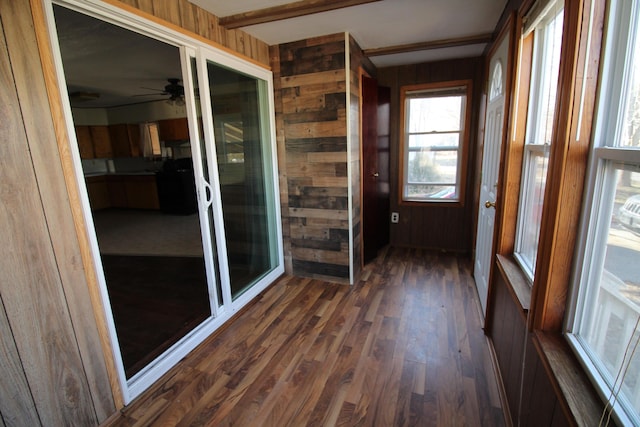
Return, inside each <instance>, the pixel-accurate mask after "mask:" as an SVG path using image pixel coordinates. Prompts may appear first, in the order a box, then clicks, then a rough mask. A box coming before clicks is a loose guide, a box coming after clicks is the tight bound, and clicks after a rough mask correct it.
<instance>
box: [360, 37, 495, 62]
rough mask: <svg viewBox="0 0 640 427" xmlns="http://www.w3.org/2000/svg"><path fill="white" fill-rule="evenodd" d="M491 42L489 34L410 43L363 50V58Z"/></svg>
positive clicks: (491, 38)
mask: <svg viewBox="0 0 640 427" xmlns="http://www.w3.org/2000/svg"><path fill="white" fill-rule="evenodd" d="M491 40H493V35H492V34H491V33H487V34H476V35H473V36H467V37H457V38H452V39H442V40H432V41H426V42H420V43H410V44H403V45H396V46H389V47H380V48H375V49H364V50H363V52H364V56H367V57H370V56H382V55H393V54H396V53H406V52H417V51H421V50H432V49H443V48H446V47H459V46H469V45H474V44H485V43H490V42H491Z"/></svg>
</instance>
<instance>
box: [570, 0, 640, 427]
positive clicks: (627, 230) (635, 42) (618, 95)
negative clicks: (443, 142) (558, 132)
mask: <svg viewBox="0 0 640 427" xmlns="http://www.w3.org/2000/svg"><path fill="white" fill-rule="evenodd" d="M608 20H609V22H608V25H607V28H608V34H607V35H606V45H605V54H604V66H603V71H602V74H601V82H600V94H599V100H598V112H597V115H596V122H595V132H594V141H593V153H592V159H591V165H590V171H589V176H588V178H587V179H588V184H587V185H588V187H587V193H586V197H587V202H586V203H585V207H584V213H583V220H582V224H583V233H582V237H581V243H580V247H579V250H578V253H577V256H576V259H578V260H579V261H578V263H577V265H576V268H575V274H574V276H575V277H574V279H573V282H574V283H573V287H574V295H573V299H572V307H571V312H570V314H569V316H568V319H569V320H568V322H567V330H568V331H567V332H568V339H569V342H570V344H571V345H572V346H573V348H574V350H575V351H576V353H577V354H578V356H579V358H580V359H581V360H582V361H583V363H584V365H585V366H586V368H587V371H588V372H589V374H590V375H591V376H592V379H593V380H594V383H595V384H596V386H597V387H598V388H599V390H600V391H601V394H602V397H603V398H604V399H605V400H607V401H608V402H609V405H608V407H607V408H608V409H610V410H612V411H613V414H614V417H615V418H616V419H617V422H618V424H619V425H636V426H637V425H640V351H638V350H640V349H638V344H639V342H640V264H639V263H638V261H639V260H640V29H639V26H640V1H638V0H613V1H611V3H610V8H609V17H608ZM605 415H607V414H605ZM607 416H608V415H607Z"/></svg>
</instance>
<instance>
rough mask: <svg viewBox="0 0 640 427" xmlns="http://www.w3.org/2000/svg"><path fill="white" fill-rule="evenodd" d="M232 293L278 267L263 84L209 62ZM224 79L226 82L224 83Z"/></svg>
mask: <svg viewBox="0 0 640 427" xmlns="http://www.w3.org/2000/svg"><path fill="white" fill-rule="evenodd" d="M207 70H208V73H209V82H210V94H211V105H212V108H213V113H214V114H213V115H214V117H213V124H214V128H215V133H216V136H218V137H220V138H221V141H220V143H218V140H216V154H217V156H218V159H219V169H218V172H219V175H220V193H221V196H222V210H223V216H224V229H225V237H226V244H227V259H228V263H229V265H228V268H229V274H230V280H231V296H232V297H233V299H234V300H235V299H236V298H238V297H239V296H240V295H242V294H243V293H244V292H246V291H247V290H249V289H250V288H251V287H252V286H254V285H255V284H257V283H258V282H259V281H260V279H262V278H263V277H264V276H265V275H267V274H268V273H269V272H271V271H272V270H273V269H274V268H275V267H276V265H277V255H276V250H277V243H276V241H275V239H274V237H275V230H276V224H275V216H274V214H275V211H274V206H273V203H272V202H271V199H270V197H269V194H271V191H272V188H273V182H272V180H271V177H272V176H273V175H272V171H271V162H270V158H271V156H270V148H269V144H270V142H271V141H270V139H269V136H268V123H269V122H268V120H267V116H266V114H267V111H266V108H265V103H264V102H263V98H264V94H265V93H266V89H267V87H266V83H265V82H264V81H261V80H258V79H257V78H255V77H252V76H249V75H245V74H242V73H240V72H237V71H235V70H231V69H229V68H226V67H224V66H221V65H218V64H214V63H212V62H209V61H208V62H207ZM223 82H224V83H223Z"/></svg>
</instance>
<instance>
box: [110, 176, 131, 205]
mask: <svg viewBox="0 0 640 427" xmlns="http://www.w3.org/2000/svg"><path fill="white" fill-rule="evenodd" d="M124 181H125V178H124V176H120V175H110V176H109V179H107V187H108V188H109V201H110V202H111V207H112V208H127V207H129V206H128V205H127V192H126V190H125V185H124Z"/></svg>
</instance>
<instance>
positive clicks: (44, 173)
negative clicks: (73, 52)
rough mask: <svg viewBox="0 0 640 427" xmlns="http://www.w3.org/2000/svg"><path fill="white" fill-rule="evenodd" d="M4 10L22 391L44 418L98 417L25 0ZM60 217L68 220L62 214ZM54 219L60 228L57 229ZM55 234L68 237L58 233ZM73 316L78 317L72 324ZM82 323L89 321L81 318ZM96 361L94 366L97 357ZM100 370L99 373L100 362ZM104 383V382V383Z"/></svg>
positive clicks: (11, 316)
mask: <svg viewBox="0 0 640 427" xmlns="http://www.w3.org/2000/svg"><path fill="white" fill-rule="evenodd" d="M0 17H1V19H2V25H3V26H4V28H3V31H2V32H3V35H4V36H5V37H6V44H4V41H3V43H2V46H1V50H2V52H0V55H1V56H2V60H1V61H0V64H1V65H0V67H1V68H0V70H1V71H0V78H1V79H2V82H1V84H0V88H2V89H1V90H0V97H2V102H0V105H2V106H3V122H2V128H1V131H2V141H3V143H2V144H1V145H0V156H1V157H2V159H3V162H4V163H3V164H4V167H3V168H1V169H0V182H2V187H1V188H2V201H3V203H2V205H1V206H2V207H1V208H0V223H2V225H3V226H2V228H1V231H0V234H1V236H0V239H1V240H2V242H3V248H4V251H3V256H2V257H0V271H2V272H3V275H4V277H3V280H2V281H0V295H1V296H2V302H3V307H4V310H6V318H7V319H8V323H9V326H10V329H11V336H12V338H13V340H14V342H15V347H16V349H17V352H18V354H19V355H20V360H21V364H22V365H23V366H24V369H25V371H24V375H25V378H26V380H27V383H28V385H29V394H28V395H26V396H20V397H19V398H20V399H24V402H27V405H28V402H29V401H30V400H31V399H33V402H35V410H36V411H37V413H38V415H37V416H38V417H39V420H40V422H41V423H42V424H44V425H95V424H96V423H97V422H98V421H99V420H98V419H97V415H96V407H94V401H92V398H95V399H96V401H95V404H96V406H97V407H100V408H104V406H103V405H102V404H101V402H99V401H97V400H98V396H92V393H91V390H90V386H89V384H88V378H87V376H86V372H85V366H84V365H83V361H82V355H81V352H82V351H85V350H86V351H87V353H86V354H85V355H86V356H87V357H95V358H96V361H97V360H100V358H101V352H100V350H99V345H97V346H96V348H95V349H86V348H85V349H79V347H78V346H79V345H82V342H85V341H86V338H87V336H85V334H87V335H90V334H91V333H93V336H92V337H89V338H94V340H93V341H94V342H97V341H96V340H95V338H96V336H97V334H96V333H95V332H96V331H95V329H93V330H91V328H90V325H91V323H92V322H91V321H90V319H87V318H86V317H85V316H84V313H82V310H90V309H89V307H90V305H89V304H88V300H86V299H84V298H82V297H84V296H86V288H85V289H84V291H85V293H84V295H82V292H81V291H82V290H81V289H80V288H77V287H75V284H74V283H68V282H67V280H70V279H75V280H79V282H77V283H79V284H80V285H81V286H82V285H84V280H83V279H84V278H83V277H78V276H77V275H75V274H74V272H73V262H74V261H75V263H76V264H77V263H79V257H78V254H77V242H74V240H73V239H72V238H71V239H70V236H73V235H74V231H73V227H71V230H69V229H68V224H69V221H68V220H69V216H68V215H69V212H68V206H67V205H65V204H64V203H60V201H61V200H65V197H64V196H62V197H61V194H60V191H62V193H65V188H64V185H63V183H62V182H61V171H60V170H59V165H60V162H59V159H58V157H57V147H56V146H55V134H54V132H53V130H52V127H51V121H50V120H51V119H50V114H48V115H47V112H45V110H46V107H47V98H46V91H45V89H44V85H43V77H42V74H41V68H40V62H39V58H38V53H37V46H36V41H35V34H34V32H33V23H32V21H31V13H30V7H29V3H28V2H27V1H22V2H6V1H3V2H0ZM3 40H4V39H3ZM9 64H11V68H9ZM43 109H44V110H43ZM44 155H50V156H51V158H50V159H49V161H50V163H49V164H48V165H47V164H45V163H43V160H44V158H43V156H44ZM48 179H49V180H50V181H48ZM41 180H42V181H41ZM61 184H62V185H61ZM54 198H55V199H57V200H55V201H54V200H53V199H54ZM65 206H67V209H65ZM65 216H66V218H67V221H64V220H63V221H62V222H60V220H61V218H64V217H65ZM56 226H60V227H61V230H60V232H66V233H67V234H66V236H60V234H59V232H58V231H57V230H55V227H56ZM69 233H70V234H69ZM61 237H62V238H63V239H66V240H68V241H69V244H66V243H65V242H64V241H61V240H60V238H61ZM74 245H76V246H75V250H74ZM65 251H72V253H73V252H75V257H73V258H71V259H69V258H68V257H69V255H72V253H71V254H70V253H68V252H67V253H66V252H65ZM58 261H59V262H60V263H64V264H62V265H60V264H58ZM69 262H71V264H70V265H67V263H69ZM74 292H78V294H74ZM65 294H70V295H65ZM80 295H82V297H80V298H79V300H80V301H82V303H83V304H86V306H85V307H77V309H79V310H80V312H79V311H75V312H73V313H70V311H69V310H70V304H73V303H76V302H79V301H78V300H76V298H78V297H79V296H80ZM74 320H76V321H78V324H77V325H76V328H77V331H74V325H73V321H74ZM83 321H87V322H89V323H88V324H86V325H83V324H82V322H83ZM87 329H88V330H87ZM76 332H77V334H76ZM89 341H92V340H91V339H89ZM87 363H88V365H87V367H91V366H92V361H91V360H87ZM92 367H93V368H94V369H98V365H97V364H96V365H93V366H92ZM1 368H2V371H3V372H2V376H3V377H5V372H4V371H5V369H7V368H9V366H5V364H4V360H3V364H2V365H1ZM102 369H103V372H104V366H103V367H102ZM95 374H96V372H91V373H90V375H92V376H93V375H95ZM104 378H106V376H105V377H104ZM100 386H101V387H106V388H108V381H107V382H106V383H104V382H103V383H102V384H100ZM3 398H4V396H3ZM111 409H112V410H113V408H111ZM18 415H19V414H11V413H9V414H5V413H4V412H3V415H2V416H3V418H4V419H11V418H13V417H14V416H18ZM31 415H32V417H36V414H31Z"/></svg>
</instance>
